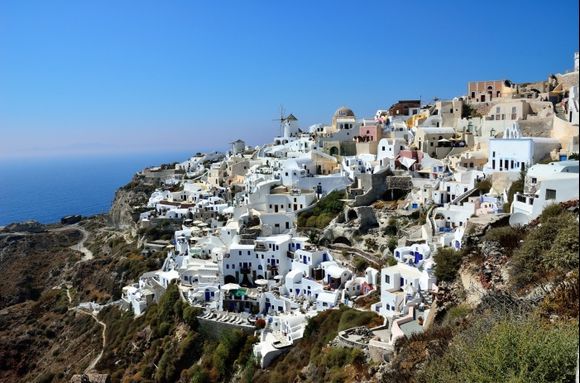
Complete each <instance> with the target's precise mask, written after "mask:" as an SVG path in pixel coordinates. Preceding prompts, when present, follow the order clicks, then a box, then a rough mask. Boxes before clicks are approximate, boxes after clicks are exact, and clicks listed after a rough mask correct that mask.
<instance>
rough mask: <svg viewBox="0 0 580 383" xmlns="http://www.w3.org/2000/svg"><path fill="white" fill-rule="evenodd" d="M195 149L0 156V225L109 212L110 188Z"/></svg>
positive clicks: (189, 155)
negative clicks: (13, 157)
mask: <svg viewBox="0 0 580 383" xmlns="http://www.w3.org/2000/svg"><path fill="white" fill-rule="evenodd" d="M195 153H196V152H195V151H194V152H191V153H189V152H187V153H186V152H168V153H147V154H145V153H139V154H116V155H87V156H72V157H71V156H68V157H51V158H27V159H0V226H5V225H7V224H10V223H13V222H22V221H26V220H36V221H38V222H41V223H55V222H59V221H60V219H61V218H62V217H64V216H66V215H74V214H80V215H83V216H90V215H95V214H100V213H105V212H107V211H109V209H110V207H111V204H112V202H113V198H114V196H115V191H116V190H117V189H118V188H119V187H121V186H123V185H125V184H127V183H128V182H129V181H130V180H131V178H132V177H133V175H134V174H135V173H136V172H138V171H140V170H142V169H144V168H146V167H150V166H157V165H160V164H162V163H172V162H182V161H185V160H187V159H188V158H189V157H191V156H192V155H194V154H195Z"/></svg>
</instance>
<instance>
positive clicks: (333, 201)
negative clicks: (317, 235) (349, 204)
mask: <svg viewBox="0 0 580 383" xmlns="http://www.w3.org/2000/svg"><path fill="white" fill-rule="evenodd" d="M344 197H345V196H344V191H333V192H332V193H330V194H328V195H326V196H324V197H323V198H321V199H320V200H319V201H318V202H317V203H316V206H314V208H313V209H312V210H310V211H306V212H302V213H300V214H299V215H298V219H297V223H298V227H316V228H319V229H324V228H325V227H326V226H327V225H328V224H329V223H330V221H332V220H333V219H334V217H336V216H337V215H338V214H339V213H341V212H342V209H343V208H344V202H342V201H340V200H341V199H343V198H344Z"/></svg>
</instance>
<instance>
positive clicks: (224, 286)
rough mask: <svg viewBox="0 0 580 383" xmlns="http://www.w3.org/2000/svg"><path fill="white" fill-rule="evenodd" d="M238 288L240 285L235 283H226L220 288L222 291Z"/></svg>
mask: <svg viewBox="0 0 580 383" xmlns="http://www.w3.org/2000/svg"><path fill="white" fill-rule="evenodd" d="M239 288H240V285H238V284H237V283H226V284H225V285H223V286H222V290H226V291H229V290H237V289H239Z"/></svg>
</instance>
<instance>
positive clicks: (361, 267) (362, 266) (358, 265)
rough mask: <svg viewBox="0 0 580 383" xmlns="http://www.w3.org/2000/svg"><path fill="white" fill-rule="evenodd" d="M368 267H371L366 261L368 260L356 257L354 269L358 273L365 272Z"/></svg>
mask: <svg viewBox="0 0 580 383" xmlns="http://www.w3.org/2000/svg"><path fill="white" fill-rule="evenodd" d="M367 267H369V263H368V262H367V261H366V259H364V258H361V257H356V258H355V259H354V268H355V270H356V271H358V272H363V271H365V270H366V268H367Z"/></svg>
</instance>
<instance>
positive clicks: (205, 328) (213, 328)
mask: <svg viewBox="0 0 580 383" xmlns="http://www.w3.org/2000/svg"><path fill="white" fill-rule="evenodd" d="M197 320H198V321H199V332H200V333H201V334H203V335H204V336H207V337H209V338H213V339H216V340H217V339H218V338H219V337H220V335H221V334H222V333H224V332H225V331H232V330H241V331H243V332H244V333H246V334H252V333H253V332H254V331H255V327H254V326H250V325H238V324H234V323H225V322H218V321H215V320H211V319H204V318H199V317H198V318H197Z"/></svg>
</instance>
